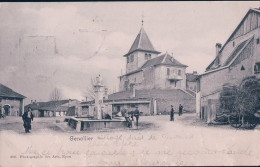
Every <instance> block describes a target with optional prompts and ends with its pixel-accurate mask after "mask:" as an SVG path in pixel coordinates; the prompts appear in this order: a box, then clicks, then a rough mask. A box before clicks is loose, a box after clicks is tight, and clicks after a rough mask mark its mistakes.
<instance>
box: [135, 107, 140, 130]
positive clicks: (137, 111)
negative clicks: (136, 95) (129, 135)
mask: <svg viewBox="0 0 260 167" xmlns="http://www.w3.org/2000/svg"><path fill="white" fill-rule="evenodd" d="M134 116H135V119H136V126H137V129H138V120H139V116H140V112H139V110H138V106H136V108H135V111H134Z"/></svg>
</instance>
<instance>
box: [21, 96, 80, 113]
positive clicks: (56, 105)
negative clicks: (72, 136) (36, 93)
mask: <svg viewBox="0 0 260 167" xmlns="http://www.w3.org/2000/svg"><path fill="white" fill-rule="evenodd" d="M79 103H80V102H79V101H78V100H73V99H68V100H55V101H48V102H36V101H31V103H30V104H28V105H26V106H25V107H24V108H25V110H28V108H29V107H30V108H31V109H32V112H33V115H34V116H35V117H60V116H75V115H77V105H78V104H79Z"/></svg>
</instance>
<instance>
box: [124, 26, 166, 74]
mask: <svg viewBox="0 0 260 167" xmlns="http://www.w3.org/2000/svg"><path fill="white" fill-rule="evenodd" d="M159 53H161V52H158V51H156V50H155V49H154V47H153V44H152V42H151V41H150V39H149V37H148V35H147V34H146V32H145V31H144V28H143V21H142V27H141V30H140V31H139V33H138V35H137V37H136V38H135V40H134V43H133V44H132V46H131V48H130V50H129V51H128V53H127V54H125V55H124V57H126V73H130V72H133V71H135V70H138V69H139V68H140V67H142V66H143V65H144V63H146V61H148V60H150V59H153V58H155V57H157V55H158V54H159Z"/></svg>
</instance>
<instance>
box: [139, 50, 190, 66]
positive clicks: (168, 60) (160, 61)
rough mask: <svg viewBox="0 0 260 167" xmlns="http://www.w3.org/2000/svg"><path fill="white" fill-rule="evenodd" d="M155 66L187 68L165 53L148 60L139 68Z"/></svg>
mask: <svg viewBox="0 0 260 167" xmlns="http://www.w3.org/2000/svg"><path fill="white" fill-rule="evenodd" d="M156 65H169V66H179V67H188V66H187V65H184V64H182V63H180V62H179V61H178V60H176V59H174V58H173V57H172V56H171V55H169V54H168V53H167V52H166V53H164V54H163V55H161V56H158V57H156V58H153V59H151V60H148V61H147V62H146V63H145V64H144V65H143V66H142V67H141V68H142V69H143V68H146V67H151V66H156Z"/></svg>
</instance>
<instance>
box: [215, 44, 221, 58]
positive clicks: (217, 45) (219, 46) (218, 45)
mask: <svg viewBox="0 0 260 167" xmlns="http://www.w3.org/2000/svg"><path fill="white" fill-rule="evenodd" d="M221 46H222V45H221V43H216V56H217V55H218V53H219V51H220V49H221Z"/></svg>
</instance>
